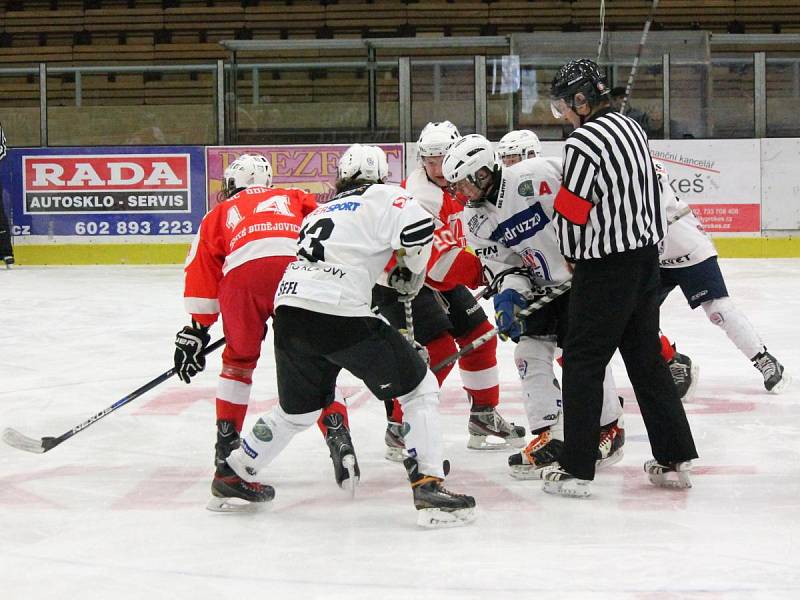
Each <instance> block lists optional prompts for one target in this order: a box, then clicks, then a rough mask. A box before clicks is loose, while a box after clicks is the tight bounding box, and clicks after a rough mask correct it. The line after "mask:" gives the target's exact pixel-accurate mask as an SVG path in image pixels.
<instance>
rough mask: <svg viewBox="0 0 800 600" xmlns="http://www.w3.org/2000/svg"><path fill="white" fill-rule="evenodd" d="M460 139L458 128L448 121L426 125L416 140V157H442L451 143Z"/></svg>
mask: <svg viewBox="0 0 800 600" xmlns="http://www.w3.org/2000/svg"><path fill="white" fill-rule="evenodd" d="M460 137H461V134H460V133H459V132H458V128H457V127H456V126H455V125H453V124H452V123H451V122H450V121H440V122H437V123H428V124H427V125H425V127H423V128H422V132H421V133H420V134H419V139H418V140H417V156H418V157H420V158H422V157H425V156H444V155H445V154H447V150H448V149H449V148H450V146H452V145H453V143H454V142H455V141H456V140H457V139H458V138H460Z"/></svg>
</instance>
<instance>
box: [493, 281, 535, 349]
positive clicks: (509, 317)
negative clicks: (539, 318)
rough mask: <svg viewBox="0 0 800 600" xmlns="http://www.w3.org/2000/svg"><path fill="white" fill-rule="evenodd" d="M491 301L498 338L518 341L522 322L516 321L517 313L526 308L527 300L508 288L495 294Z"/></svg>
mask: <svg viewBox="0 0 800 600" xmlns="http://www.w3.org/2000/svg"><path fill="white" fill-rule="evenodd" d="M493 301H494V320H495V322H496V323H497V331H498V332H499V334H500V338H501V339H503V340H507V339H508V338H511V339H512V340H517V339H519V337H520V336H521V335H522V322H521V321H520V320H519V319H517V313H518V312H519V311H520V310H522V309H523V308H525V307H526V306H528V302H527V300H525V298H523V296H522V294H520V293H519V292H518V291H517V290H515V289H512V288H509V289H507V290H503V291H502V292H500V293H499V294H497V295H496V296H495V297H494V298H493Z"/></svg>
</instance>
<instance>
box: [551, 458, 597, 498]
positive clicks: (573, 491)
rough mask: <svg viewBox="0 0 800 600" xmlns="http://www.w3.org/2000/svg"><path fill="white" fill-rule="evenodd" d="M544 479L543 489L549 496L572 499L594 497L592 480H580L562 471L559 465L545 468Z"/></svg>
mask: <svg viewBox="0 0 800 600" xmlns="http://www.w3.org/2000/svg"><path fill="white" fill-rule="evenodd" d="M542 479H544V485H543V486H542V489H543V490H544V491H545V492H547V493H548V494H558V495H560V496H568V497H572V498H586V497H588V496H591V495H592V488H591V484H592V482H591V481H590V480H588V479H578V478H577V477H575V476H574V475H572V474H571V473H568V472H567V471H565V470H564V469H562V468H561V467H560V466H559V465H558V464H554V465H550V466H549V467H545V469H544V470H543V472H542Z"/></svg>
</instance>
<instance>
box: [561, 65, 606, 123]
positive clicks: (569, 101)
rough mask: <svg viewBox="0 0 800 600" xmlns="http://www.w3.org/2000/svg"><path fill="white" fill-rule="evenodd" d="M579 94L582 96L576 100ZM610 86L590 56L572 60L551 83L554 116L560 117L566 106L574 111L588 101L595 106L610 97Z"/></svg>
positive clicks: (591, 105)
mask: <svg viewBox="0 0 800 600" xmlns="http://www.w3.org/2000/svg"><path fill="white" fill-rule="evenodd" d="M578 94H581V95H582V98H579V99H577V100H576V98H575V97H576V96H577V95H578ZM608 94H609V87H608V81H607V80H606V78H605V76H604V75H603V74H602V73H600V68H599V67H598V66H597V63H596V62H594V61H593V60H589V59H588V58H581V59H578V60H571V61H569V62H568V63H567V64H565V65H564V66H562V67H561V68H560V69H559V70H558V73H556V76H555V77H553V82H552V83H551V84H550V107H551V109H552V111H553V116H554V117H556V118H557V119H560V118H562V117H563V116H564V108H566V107H568V108H571V109H572V110H573V111H575V109H576V108H577V107H578V106H581V105H583V104H586V103H588V104H589V106H590V107H594V106H596V105H597V104H599V103H600V102H601V101H603V100H605V99H607V98H608Z"/></svg>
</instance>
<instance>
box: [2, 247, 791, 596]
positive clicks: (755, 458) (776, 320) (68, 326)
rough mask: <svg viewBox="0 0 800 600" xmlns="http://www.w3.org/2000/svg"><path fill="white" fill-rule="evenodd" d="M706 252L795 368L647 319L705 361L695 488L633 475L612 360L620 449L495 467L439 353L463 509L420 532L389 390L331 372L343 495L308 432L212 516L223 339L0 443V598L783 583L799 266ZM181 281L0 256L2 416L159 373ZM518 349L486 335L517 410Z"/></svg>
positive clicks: (596, 591)
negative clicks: (246, 510) (595, 457)
mask: <svg viewBox="0 0 800 600" xmlns="http://www.w3.org/2000/svg"><path fill="white" fill-rule="evenodd" d="M722 266H723V269H724V271H725V273H726V275H727V282H728V286H729V289H730V291H731V296H732V297H733V299H734V300H735V301H736V303H737V304H738V305H739V306H741V307H742V308H743V309H744V311H745V312H746V314H747V315H748V316H749V318H750V319H751V321H752V322H753V323H754V325H755V326H756V328H757V329H758V331H759V332H760V333H761V335H762V336H763V338H764V340H765V341H766V343H767V345H768V347H769V349H770V351H772V352H773V353H774V354H775V355H776V356H777V357H778V358H779V359H780V360H781V361H782V362H783V363H784V364H785V365H786V366H787V369H789V370H791V371H792V372H794V374H795V376H796V378H797V379H798V381H797V383H796V384H795V385H794V386H793V387H792V388H790V389H789V390H788V391H787V393H785V394H784V395H781V396H774V395H770V394H767V393H765V391H764V389H763V387H762V383H761V377H760V375H759V374H758V373H757V372H756V371H755V370H754V369H753V367H752V366H751V365H750V364H749V363H748V362H747V360H746V359H745V358H744V357H743V356H741V355H740V354H739V352H738V351H737V350H736V348H735V347H734V346H733V345H732V344H731V343H730V342H729V341H728V340H727V338H726V337H725V336H724V334H723V332H722V331H720V330H718V329H717V328H715V327H714V326H713V325H711V324H710V323H709V322H708V321H707V320H706V318H705V315H704V314H703V313H702V311H700V310H698V311H694V312H692V311H690V310H689V309H688V307H687V306H686V304H685V301H684V300H683V298H682V296H681V295H680V293H679V292H675V293H673V295H672V296H671V297H670V298H669V300H668V302H667V303H666V304H665V308H664V311H663V315H662V324H663V326H664V329H665V331H666V332H667V333H668V334H669V335H670V336H671V337H673V338H674V339H675V340H676V341H677V343H678V348H679V349H680V350H681V351H682V352H684V353H686V354H689V355H690V356H691V357H692V358H693V359H694V360H695V361H696V362H697V363H698V364H699V365H700V366H701V380H700V384H699V386H698V389H697V396H696V398H695V401H694V403H692V404H691V405H687V407H686V408H687V412H688V413H689V418H690V421H691V424H692V427H693V430H694V434H695V438H696V442H697V446H698V449H699V452H700V455H701V459H700V460H698V461H697V462H696V470H695V475H694V484H695V487H694V488H693V489H691V490H689V491H667V490H662V489H656V488H654V487H652V486H651V485H650V484H649V483H648V482H647V481H646V478H645V476H644V474H643V472H642V463H643V462H644V461H645V460H646V459H648V458H650V453H649V447H648V444H647V442H646V437H645V435H644V433H645V432H644V427H643V424H642V420H641V417H640V416H639V414H638V411H637V409H636V403H635V400H634V398H633V396H632V393H631V390H630V385H629V384H628V383H627V380H626V379H625V378H624V370H623V368H622V366H621V361H619V359H615V366H616V367H617V368H616V372H617V379H618V384H619V387H620V390H621V393H622V394H623V395H624V396H625V398H626V411H627V414H626V425H627V440H628V441H627V444H626V446H625V453H626V456H625V458H624V460H623V461H622V462H621V463H619V464H618V465H616V466H614V467H612V468H611V469H609V470H608V471H606V472H602V473H601V474H599V476H598V478H597V480H596V482H595V484H594V487H593V491H594V495H593V496H592V497H591V498H590V499H588V500H583V501H582V500H573V499H564V498H560V497H552V496H549V495H546V494H544V493H543V492H542V491H541V489H540V486H541V484H540V483H539V482H533V481H527V482H525V481H516V480H514V479H511V478H510V477H509V475H508V472H507V467H506V457H507V454H508V453H507V452H495V453H481V452H477V451H470V450H467V448H466V441H467V432H466V421H467V404H466V401H465V398H464V394H463V392H462V391H461V389H460V384H459V378H458V374H457V372H454V373H452V374H451V376H450V378H449V380H448V381H447V382H446V385H445V387H444V389H443V394H442V413H443V419H444V429H445V432H446V439H445V448H446V453H447V455H448V456H449V458H450V460H451V462H452V464H453V470H452V473H451V475H450V477H449V478H448V487H450V488H452V489H454V490H455V491H460V492H467V493H470V494H473V495H474V496H475V497H476V498H477V502H478V510H479V515H478V519H477V520H476V522H475V523H473V524H472V525H471V526H467V527H464V528H460V529H449V530H439V531H426V530H422V529H419V528H417V526H416V525H415V511H414V509H413V506H412V503H411V493H410V490H409V486H408V483H407V481H406V479H405V474H404V471H403V468H402V466H400V465H398V464H395V463H389V462H387V461H386V460H384V459H383V432H384V409H383V406H382V404H380V403H379V402H377V401H375V400H374V399H372V398H370V397H369V394H368V393H366V392H364V391H363V390H364V388H363V387H362V386H361V384H360V382H358V381H357V380H354V379H353V378H352V377H350V376H349V375H348V376H346V377H342V379H341V380H340V381H341V383H342V384H343V385H344V386H345V388H346V389H348V390H349V392H350V393H351V399H350V413H351V425H352V429H353V437H354V441H355V444H356V450H357V453H358V457H359V460H360V464H361V470H362V483H361V485H360V487H359V489H358V494H357V497H356V499H355V500H350V499H349V498H348V496H347V495H346V494H345V493H343V492H342V491H341V490H339V488H337V487H336V485H335V484H334V481H333V474H332V469H331V464H330V459H329V458H328V453H327V448H326V447H325V445H324V443H323V441H322V438H321V436H320V434H319V431H318V430H316V428H314V429H313V430H309V431H307V432H305V433H304V434H302V435H299V436H298V437H297V438H296V439H295V440H294V442H293V443H292V444H291V445H290V446H289V448H288V449H287V450H286V451H285V453H284V454H283V455H282V456H280V457H279V458H278V460H277V461H276V462H275V463H274V464H273V465H272V467H271V468H270V470H269V473H270V480H271V482H272V483H273V484H274V486H275V488H276V490H277V494H276V499H275V501H274V502H273V503H272V505H271V507H270V509H269V510H267V511H264V512H262V513H259V514H255V515H220V514H215V513H211V512H208V511H206V510H205V508H204V506H205V503H206V500H207V498H208V493H209V482H210V477H211V473H212V464H211V463H212V454H213V443H214V425H213V422H214V406H213V396H214V386H215V380H216V375H217V373H218V370H219V364H220V363H219V354H217V355H216V356H215V357H214V358H213V359H212V360H210V363H209V367H208V369H207V370H206V371H205V372H204V373H203V374H202V375H201V376H200V377H198V379H197V380H196V382H195V383H193V384H192V385H191V386H187V385H185V384H183V383H181V382H179V381H177V380H175V379H173V380H170V381H168V382H167V383H165V384H163V385H161V386H160V387H158V388H156V389H155V390H153V391H152V392H150V393H148V394H147V395H145V396H143V397H141V398H139V399H138V400H135V401H134V402H132V403H131V404H129V405H128V406H126V407H124V408H122V409H120V410H118V411H117V412H115V413H112V414H111V415H109V416H107V417H105V418H104V419H102V420H101V421H99V422H98V423H96V424H94V425H93V426H91V427H90V428H89V429H87V430H85V431H83V432H81V433H79V434H78V435H77V436H75V437H73V438H72V439H70V440H67V441H66V442H65V443H63V444H62V445H61V446H59V447H57V448H55V449H53V450H52V451H50V452H48V453H47V454H43V455H34V454H28V453H24V452H20V451H18V450H15V449H13V448H10V447H8V446H6V445H4V444H0V598H3V599H12V598H13V599H16V598H26V599H39V598H48V599H70V598H91V599H95V598H97V599H101V598H102V599H108V600H127V599H139V598H142V599H145V598H147V599H150V598H153V599H155V598H193V599H199V600H202V599H205V598H209V599H215V600H216V599H230V598H237V597H249V598H259V599H271V598H343V599H348V600H354V599H357V598H403V599H409V598H459V599H464V598H480V599H481V600H489V599H494V598H511V597H513V598H541V597H543V596H542V594H547V596H546V597H548V598H567V597H568V598H612V597H614V598H644V599H655V598H800V349H799V348H800V346H799V345H798V332H800V326H798V318H799V317H798V315H800V261H797V260H725V261H722ZM181 286H182V272H181V270H180V268H179V267H174V268H172V267H80V268H78V267H76V268H19V269H16V270H13V271H9V272H0V382H1V383H2V385H0V427H5V426H11V427H14V428H16V429H19V430H20V431H22V432H24V433H26V434H28V435H31V436H34V437H37V438H38V437H41V436H45V435H49V436H55V435H59V434H61V433H63V432H65V431H67V430H69V429H71V428H72V427H73V426H74V425H76V424H78V423H80V422H81V421H84V420H85V419H87V418H88V417H90V416H91V415H92V414H94V413H96V412H98V411H100V410H101V409H103V408H105V407H107V406H109V405H110V404H112V403H113V402H115V401H116V400H117V399H119V398H121V397H123V396H125V395H126V394H128V393H129V392H130V391H132V390H134V389H136V388H137V387H138V386H140V385H141V384H143V383H145V382H146V381H148V380H150V379H151V378H153V377H155V376H156V375H158V374H160V373H162V372H163V371H165V370H166V369H168V368H169V367H170V365H171V361H172V348H173V346H172V342H173V337H174V333H175V331H177V330H178V329H179V328H180V327H181V326H182V325H183V324H184V323H185V321H186V317H185V315H184V313H183V308H182V300H181V289H182V288H181ZM219 331H220V328H219V326H217V327H215V328H214V330H212V333H214V334H216V335H220V334H219ZM216 335H215V337H216ZM264 348H265V352H264V357H263V358H262V364H261V365H260V366H259V369H258V370H257V372H256V383H255V388H254V395H253V403H252V405H251V410H250V413H249V414H248V419H247V422H246V426H247V424H252V423H253V422H254V420H255V418H256V416H257V415H258V414H259V413H261V412H263V411H265V410H267V409H269V407H271V406H272V405H273V404H274V402H275V400H276V391H275V383H274V363H273V359H272V352H271V337H269V338H268V340H267V343H266V344H265V346H264ZM512 352H513V349H512V345H511V343H504V344H501V345H500V352H499V359H500V364H501V382H502V385H503V392H502V404H501V412H502V413H503V414H504V415H505V416H506V417H507V418H509V419H512V420H515V421H516V422H517V423H522V424H525V425H526V426H527V423H524V420H525V418H524V411H523V409H522V406H521V404H520V402H519V400H518V385H517V382H516V370H515V368H514V364H513V360H512Z"/></svg>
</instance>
